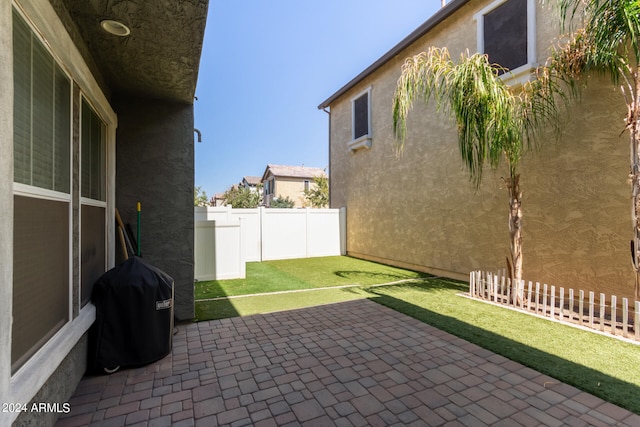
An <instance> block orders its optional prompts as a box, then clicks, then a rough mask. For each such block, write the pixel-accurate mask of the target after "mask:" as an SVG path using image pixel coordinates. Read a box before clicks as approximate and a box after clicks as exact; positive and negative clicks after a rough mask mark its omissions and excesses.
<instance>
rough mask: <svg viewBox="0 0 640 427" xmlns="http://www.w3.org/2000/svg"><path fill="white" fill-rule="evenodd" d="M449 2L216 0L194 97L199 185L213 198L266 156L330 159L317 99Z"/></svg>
mask: <svg viewBox="0 0 640 427" xmlns="http://www.w3.org/2000/svg"><path fill="white" fill-rule="evenodd" d="M440 3H441V2H440V0H319V1H309V0H272V1H266V0H210V3H209V17H208V20H207V27H206V30H205V39H204V46H203V51H202V58H201V62H200V71H199V76H198V86H197V89H196V96H197V97H198V100H197V101H195V126H196V128H198V129H199V130H200V131H201V132H202V143H196V149H195V169H196V171H195V183H196V186H200V187H202V189H203V190H205V191H206V193H207V195H208V196H209V197H211V196H213V195H214V194H215V193H222V192H224V191H225V190H226V189H227V188H229V187H230V186H231V185H233V184H236V183H238V182H240V181H241V180H242V177H243V176H247V175H256V176H260V175H262V173H263V172H264V169H265V167H266V165H267V164H269V163H271V164H282V165H302V164H304V165H305V166H314V167H320V168H325V167H327V166H328V117H327V114H326V113H324V112H323V111H321V110H318V109H317V106H318V105H319V104H320V103H321V102H322V101H324V100H325V99H327V98H328V97H329V96H331V95H332V94H333V93H334V92H336V91H337V90H338V89H340V88H341V87H342V86H344V85H345V84H346V83H347V82H348V81H349V80H351V79H352V78H353V77H355V76H356V75H358V74H359V73H360V72H361V71H363V70H364V69H365V68H367V67H368V66H369V65H371V64H372V63H373V62H375V61H376V60H377V59H378V58H380V57H381V56H382V55H383V54H384V53H386V52H387V51H388V50H389V49H391V48H392V47H393V46H395V45H396V44H397V43H398V42H399V41H400V40H402V39H403V38H404V37H406V36H407V35H409V34H410V33H411V32H412V31H413V30H414V29H416V28H417V27H418V26H419V25H420V24H422V23H423V22H424V21H426V20H427V19H428V18H429V17H430V16H431V15H433V14H434V13H435V12H436V11H437V10H438V9H439V8H440Z"/></svg>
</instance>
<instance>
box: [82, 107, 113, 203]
mask: <svg viewBox="0 0 640 427" xmlns="http://www.w3.org/2000/svg"><path fill="white" fill-rule="evenodd" d="M81 139H82V197H86V198H88V199H93V200H99V201H103V202H104V201H105V196H106V186H105V183H106V176H105V170H106V156H107V154H106V148H105V147H106V126H105V125H104V123H103V122H102V120H100V118H99V117H98V116H97V114H96V113H95V112H94V111H93V110H92V109H91V107H90V106H89V104H87V101H85V100H82V137H81Z"/></svg>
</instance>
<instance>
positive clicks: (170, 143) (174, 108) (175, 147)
mask: <svg viewBox="0 0 640 427" xmlns="http://www.w3.org/2000/svg"><path fill="white" fill-rule="evenodd" d="M114 106H115V109H116V111H117V112H118V115H119V118H120V120H119V125H118V133H117V155H116V187H117V189H118V191H117V195H116V206H117V207H118V210H119V211H120V215H121V216H122V220H123V221H124V222H125V223H129V224H131V225H132V226H133V227H134V229H135V224H136V205H137V202H138V201H139V202H141V218H142V219H141V233H140V234H141V238H140V240H141V242H140V248H141V255H142V256H143V257H144V258H145V259H146V260H147V261H148V262H150V263H151V264H153V265H155V266H156V267H158V268H159V269H161V270H163V271H164V272H165V273H167V274H168V275H170V276H171V277H172V278H173V280H174V282H175V284H174V293H175V300H174V301H175V307H174V314H175V316H176V317H177V318H178V319H180V320H191V319H193V317H194V296H193V283H194V271H193V230H194V223H193V186H194V175H193V170H194V147H193V120H194V119H193V105H192V104H183V103H177V102H168V101H162V100H155V99H142V98H138V99H135V98H134V99H132V98H130V97H127V98H126V99H121V100H117V99H116V100H115V101H114Z"/></svg>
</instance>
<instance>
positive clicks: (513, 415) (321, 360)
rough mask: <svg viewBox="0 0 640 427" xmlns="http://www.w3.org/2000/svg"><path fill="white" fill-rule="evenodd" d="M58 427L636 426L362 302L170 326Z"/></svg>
mask: <svg viewBox="0 0 640 427" xmlns="http://www.w3.org/2000/svg"><path fill="white" fill-rule="evenodd" d="M70 404H71V412H70V413H69V414H67V415H65V416H64V418H61V419H60V420H59V421H58V423H57V425H56V426H57V427H69V426H85V425H92V426H125V425H126V426H223V425H228V426H249V425H250V426H333V425H336V426H393V425H396V426H439V425H445V426H482V425H493V426H499V425H503V426H541V425H542V426H601V425H602V426H604V425H620V426H625V425H626V426H636V427H637V426H640V416H638V415H635V414H633V413H631V412H629V411H627V410H624V409H622V408H619V407H617V406H615V405H613V404H610V403H607V402H605V401H603V400H601V399H599V398H596V397H594V396H593V395H590V394H588V393H584V392H581V391H580V390H578V389H576V388H574V387H571V386H568V385H566V384H563V383H559V382H557V381H556V380H554V379H553V378H550V377H548V376H545V375H542V374H540V373H539V372H536V371H534V370H532V369H529V368H526V367H524V366H522V365H520V364H518V363H515V362H512V361H510V360H508V359H506V358H504V357H502V356H498V355H496V354H494V353H492V352H490V351H487V350H484V349H482V348H480V347H478V346H477V345H474V344H470V343H469V342H467V341H465V340H462V339H459V338H456V337H454V336H452V335H450V334H448V333H446V332H443V331H440V330H438V329H435V328H433V327H431V326H429V325H426V324H424V323H421V322H419V321H417V320H415V319H413V318H410V317H408V316H405V315H403V314H400V313H398V312H396V311H394V310H391V309H389V308H386V307H384V306H381V305H379V304H376V303H374V302H371V301H368V300H357V301H352V302H346V303H339V304H332V305H325V306H320V307H313V308H307V309H300V310H292V311H286V312H279V313H272V314H265V315H254V316H249V317H238V318H233V319H224V320H217V321H209V322H200V323H194V324H189V325H182V326H180V327H179V331H178V333H177V334H176V335H175V336H174V344H173V351H172V354H170V355H169V356H167V357H165V358H164V359H162V360H160V361H158V362H157V363H154V364H152V365H148V366H146V367H142V368H137V369H129V370H122V371H119V372H116V373H115V374H112V375H110V376H106V375H104V376H93V377H91V376H88V377H85V378H84V379H83V380H82V382H81V383H80V384H79V385H78V388H77V390H76V392H75V394H74V396H73V398H72V399H71V401H70Z"/></svg>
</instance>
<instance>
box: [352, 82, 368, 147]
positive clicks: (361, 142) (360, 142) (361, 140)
mask: <svg viewBox="0 0 640 427" xmlns="http://www.w3.org/2000/svg"><path fill="white" fill-rule="evenodd" d="M372 89H373V86H369V87H368V88H366V89H365V90H363V91H362V92H359V93H358V94H357V95H356V96H354V97H353V98H351V141H349V143H348V144H347V147H348V148H349V150H350V151H351V152H355V151H357V150H359V149H361V148H371V142H372V139H373V132H372V129H371V124H372V123H371V92H372ZM364 95H366V96H367V131H368V132H367V134H365V135H362V136H360V137H358V138H356V136H355V132H356V130H355V129H356V126H355V125H356V111H355V110H356V109H355V102H356V100H358V99H360V98H361V97H362V96H364Z"/></svg>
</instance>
